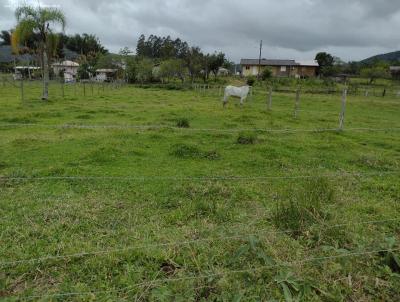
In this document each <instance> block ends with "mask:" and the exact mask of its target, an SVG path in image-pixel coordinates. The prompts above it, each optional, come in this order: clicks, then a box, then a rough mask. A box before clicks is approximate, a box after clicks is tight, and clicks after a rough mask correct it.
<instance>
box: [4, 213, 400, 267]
mask: <svg viewBox="0 0 400 302" xmlns="http://www.w3.org/2000/svg"><path fill="white" fill-rule="evenodd" d="M394 221H400V218H393V219H385V220H370V221H362V222H353V223H346V224H336V225H324V227H325V228H327V229H335V228H341V227H348V226H356V225H368V224H380V223H387V222H394ZM295 232H297V231H296V230H286V231H271V230H270V229H261V230H259V231H258V232H256V233H253V234H244V235H233V236H220V237H213V238H211V237H207V238H199V239H193V240H186V241H177V242H169V243H152V244H140V245H137V246H130V247H125V248H119V249H108V250H99V251H94V252H80V253H75V254H68V255H59V256H44V257H39V258H31V259H23V260H15V261H8V262H0V267H5V266H13V265H18V264H27V263H35V262H44V261H50V260H62V259H68V258H82V257H86V256H98V255H106V254H112V253H122V252H127V251H133V250H139V249H147V248H155V247H172V246H173V247H178V246H185V245H190V244H199V243H203V242H212V241H220V240H223V241H226V240H242V239H246V238H249V237H251V236H260V235H271V234H274V235H277V234H292V233H295Z"/></svg>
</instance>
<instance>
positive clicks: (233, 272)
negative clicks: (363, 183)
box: [22, 248, 400, 300]
mask: <svg viewBox="0 0 400 302" xmlns="http://www.w3.org/2000/svg"><path fill="white" fill-rule="evenodd" d="M397 251H400V248H394V249H382V250H374V251H363V252H352V253H347V254H342V255H333V256H325V257H313V258H305V259H303V260H299V261H292V262H282V263H279V264H271V265H265V266H260V267H257V268H248V269H242V270H229V271H225V272H220V273H218V272H217V273H209V274H199V275H197V276H189V277H178V278H163V279H158V280H152V281H145V282H141V283H136V284H133V285H131V286H127V287H125V288H121V289H113V290H101V291H88V292H68V293H67V292H66V293H59V294H47V295H32V296H26V297H23V296H22V297H23V298H24V299H28V300H33V299H40V298H55V297H71V296H85V295H96V294H109V293H120V292H123V291H131V290H134V289H136V288H141V287H144V286H152V285H153V286H154V285H156V284H163V283H172V282H180V281H191V280H198V279H211V278H218V277H226V276H231V275H236V274H243V273H256V272H261V271H263V270H266V269H272V268H277V267H290V266H297V265H305V264H307V263H313V262H324V261H329V260H337V259H345V258H354V257H361V256H371V255H375V254H379V253H385V252H397Z"/></svg>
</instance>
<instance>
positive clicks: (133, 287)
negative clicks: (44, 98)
mask: <svg viewBox="0 0 400 302" xmlns="http://www.w3.org/2000/svg"><path fill="white" fill-rule="evenodd" d="M39 95H40V86H39V85H38V84H37V83H29V84H27V85H25V100H24V102H23V103H22V102H21V100H20V96H19V88H18V87H13V86H10V85H6V86H5V87H2V86H1V85H0V106H1V110H0V215H1V216H0V217H1V220H0V229H1V235H0V267H1V270H0V299H2V300H4V301H25V300H27V301H29V300H33V301H38V300H39V301H297V300H296V299H298V300H300V301H399V300H400V275H399V272H400V261H399V260H398V259H399V258H398V257H399V256H400V253H399V251H398V248H399V246H400V244H399V240H400V235H399V231H400V219H399V213H400V207H399V198H400V182H399V174H400V173H399V171H400V137H399V134H400V132H399V130H400V120H399V113H400V108H399V106H400V99H396V98H381V97H376V98H375V97H369V98H365V97H354V96H350V97H349V99H348V104H347V111H346V129H348V130H347V131H343V132H338V131H325V132H310V131H308V130H313V129H334V128H337V127H338V116H339V112H340V108H341V98H340V96H338V95H315V94H314V95H302V96H301V103H300V109H301V110H300V111H299V114H298V118H297V119H295V118H294V117H293V109H294V95H292V94H284V93H276V94H274V98H273V107H272V111H267V110H266V95H265V93H263V91H262V90H261V89H258V90H256V91H255V94H254V96H253V98H252V100H251V101H249V102H248V103H246V105H245V106H244V107H243V108H240V107H239V106H238V104H237V101H234V100H232V101H231V102H230V103H229V105H228V106H227V108H226V109H225V110H223V108H222V105H221V100H220V97H219V96H218V93H217V91H214V92H208V93H207V94H206V95H203V94H200V93H198V92H195V91H191V90H187V91H186V90H185V91H175V90H162V89H155V88H150V89H139V88H134V87H129V86H125V87H121V88H119V89H112V88H111V87H109V86H107V87H105V88H104V91H103V89H102V86H95V87H94V88H93V94H92V91H91V88H90V86H88V87H86V96H85V97H84V96H83V87H82V86H78V87H77V88H74V87H73V86H65V91H64V96H65V97H64V98H63V97H62V96H61V88H60V85H59V84H53V85H52V86H51V95H52V96H53V97H52V99H51V100H50V101H49V102H47V103H43V102H41V101H39V100H38V99H39ZM178 124H179V126H181V127H182V126H183V127H185V126H186V127H189V128H177V127H176V126H177V125H178ZM187 124H189V125H187ZM66 125H69V126H66ZM89 125H92V126H93V125H96V127H83V126H89ZM102 125H103V126H104V125H108V126H110V125H113V126H114V127H100V126H102ZM135 126H137V127H135ZM142 126H148V127H142ZM360 128H369V130H367V129H360ZM394 128H397V129H394ZM252 129H253V130H252ZM254 129H258V130H254ZM262 129H276V130H279V129H292V130H295V129H297V131H288V132H287V133H285V132H279V131H277V132H271V131H269V132H268V131H262ZM373 129H375V130H373ZM377 129H384V130H377Z"/></svg>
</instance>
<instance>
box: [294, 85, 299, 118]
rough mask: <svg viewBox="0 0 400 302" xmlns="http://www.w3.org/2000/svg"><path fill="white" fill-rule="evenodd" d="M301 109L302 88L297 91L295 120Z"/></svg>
mask: <svg viewBox="0 0 400 302" xmlns="http://www.w3.org/2000/svg"><path fill="white" fill-rule="evenodd" d="M299 107H300V88H297V90H296V102H295V106H294V118H297V116H298V112H299Z"/></svg>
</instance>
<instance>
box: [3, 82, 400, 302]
mask: <svg viewBox="0 0 400 302" xmlns="http://www.w3.org/2000/svg"><path fill="white" fill-rule="evenodd" d="M17 84H18V85H17ZM10 85H12V86H13V87H14V88H19V89H20V90H21V100H22V101H23V102H24V101H25V100H26V95H27V93H28V91H27V90H28V89H30V88H31V89H33V88H34V85H35V84H34V83H32V84H31V87H29V84H27V85H26V84H24V81H20V82H19V83H16V82H10ZM24 85H25V86H24ZM5 86H6V83H5V82H4V81H3V87H5ZM123 86H125V84H124V83H110V84H107V83H93V82H82V83H78V84H77V83H75V84H65V83H56V82H54V83H52V85H51V89H53V92H54V93H56V94H57V95H58V96H61V97H62V98H65V97H67V96H74V97H77V96H80V95H83V96H84V97H86V96H95V95H97V96H99V95H105V94H107V91H108V90H118V89H119V88H121V87H123ZM190 88H191V89H193V90H195V91H197V92H199V93H200V94H203V95H207V94H209V95H217V96H222V95H223V86H211V87H210V86H207V87H206V86H205V85H204V86H199V85H193V86H192V87H190ZM31 91H32V90H31ZM273 92H281V93H296V92H297V93H298V90H294V89H292V88H285V87H276V88H275V89H274V90H273ZM35 93H36V92H35ZM253 93H257V94H259V93H262V94H263V95H264V94H265V95H268V91H267V90H265V91H264V90H263V89H254V91H253ZM271 93H272V91H271ZM302 93H309V94H342V90H341V89H340V90H339V89H326V90H325V89H313V88H303V89H302ZM348 93H349V94H352V95H362V96H364V97H365V98H367V97H369V96H375V97H377V96H381V97H391V96H393V97H400V91H397V90H395V89H392V90H390V89H385V88H384V89H383V90H382V91H380V90H378V89H375V90H373V89H369V88H365V89H354V91H352V90H349V91H348ZM296 108H297V106H296ZM276 111H279V109H278V110H276ZM281 111H283V110H281ZM285 111H289V110H285ZM297 111H306V110H302V109H299V108H297V109H296V111H295V116H297V115H296V113H297ZM342 114H344V112H343V109H342ZM342 117H343V118H344V115H343V116H342ZM0 128H44V129H46V128H47V129H105V130H128V129H133V130H137V131H146V130H150V131H155V130H171V131H176V132H182V133H187V132H215V133H238V132H245V131H254V132H263V133H271V134H274V133H275V134H294V133H324V132H341V131H343V132H397V131H399V130H400V127H384V128H369V127H364V128H363V127H359V128H343V129H341V128H340V127H339V128H320V129H264V128H240V129H218V128H179V127H172V126H168V125H82V124H64V125H50V124H28V123H26V124H24V123H8V124H5V123H4V124H0ZM397 174H400V171H381V172H340V173H329V174H319V175H317V174H315V175H310V174H309V175H304V174H303V175H265V176H212V177H210V176H182V177H178V176H105V175H102V176H27V177H13V176H10V177H5V176H0V181H59V180H61V181H63V180H66V181H110V180H112V181H138V182H148V181H149V182H154V181H181V182H185V181H188V182H208V181H272V180H296V179H310V178H342V177H368V176H381V177H382V176H387V175H397ZM397 221H400V218H393V219H385V220H369V221H361V222H352V223H347V224H336V225H326V224H324V225H323V226H322V227H324V228H325V229H334V228H341V227H349V226H356V225H372V224H384V223H390V222H397ZM295 232H297V231H296V230H282V231H271V229H270V228H269V229H260V230H258V231H257V232H254V233H252V234H236V235H228V236H219V237H217V236H214V237H206V238H197V239H192V240H181V241H174V242H164V243H142V244H138V245H135V246H126V247H121V248H112V249H105V250H97V251H81V252H78V253H72V254H64V255H45V256H41V257H37V258H29V259H14V260H7V261H4V262H0V266H1V267H10V266H16V265H21V264H34V263H42V262H46V261H52V260H65V259H71V258H83V257H91V256H101V255H108V254H113V253H124V252H127V251H132V250H138V249H149V248H167V247H182V246H188V245H192V244H201V243H212V242H221V241H227V240H228V241H229V240H231V241H238V240H246V239H247V238H249V237H251V236H266V235H272V234H293V233H295ZM399 250H400V249H397V248H396V249H382V250H370V251H368V250H365V251H356V252H348V253H345V254H341V255H331V256H324V257H313V258H305V259H301V260H298V261H292V262H280V263H276V264H272V265H267V266H262V267H258V268H248V269H242V270H229V271H226V272H211V273H201V272H196V275H194V276H187V277H179V278H162V279H155V280H152V281H145V282H141V283H137V284H133V285H131V286H129V287H125V288H122V289H111V290H102V291H89V292H65V293H55V294H45V295H32V296H22V297H23V298H24V299H28V300H35V299H40V298H56V297H60V298H61V297H72V296H82V295H93V294H105V293H118V292H123V291H129V290H134V289H136V288H141V287H145V286H153V285H156V284H162V283H170V282H180V281H189V280H198V279H205V278H218V277H224V276H230V275H234V274H241V273H255V272H258V271H262V270H265V269H269V268H276V267H286V266H296V265H304V264H306V263H313V262H323V261H329V260H336V259H345V258H352V257H361V256H369V255H374V254H379V253H383V252H393V251H399Z"/></svg>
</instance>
